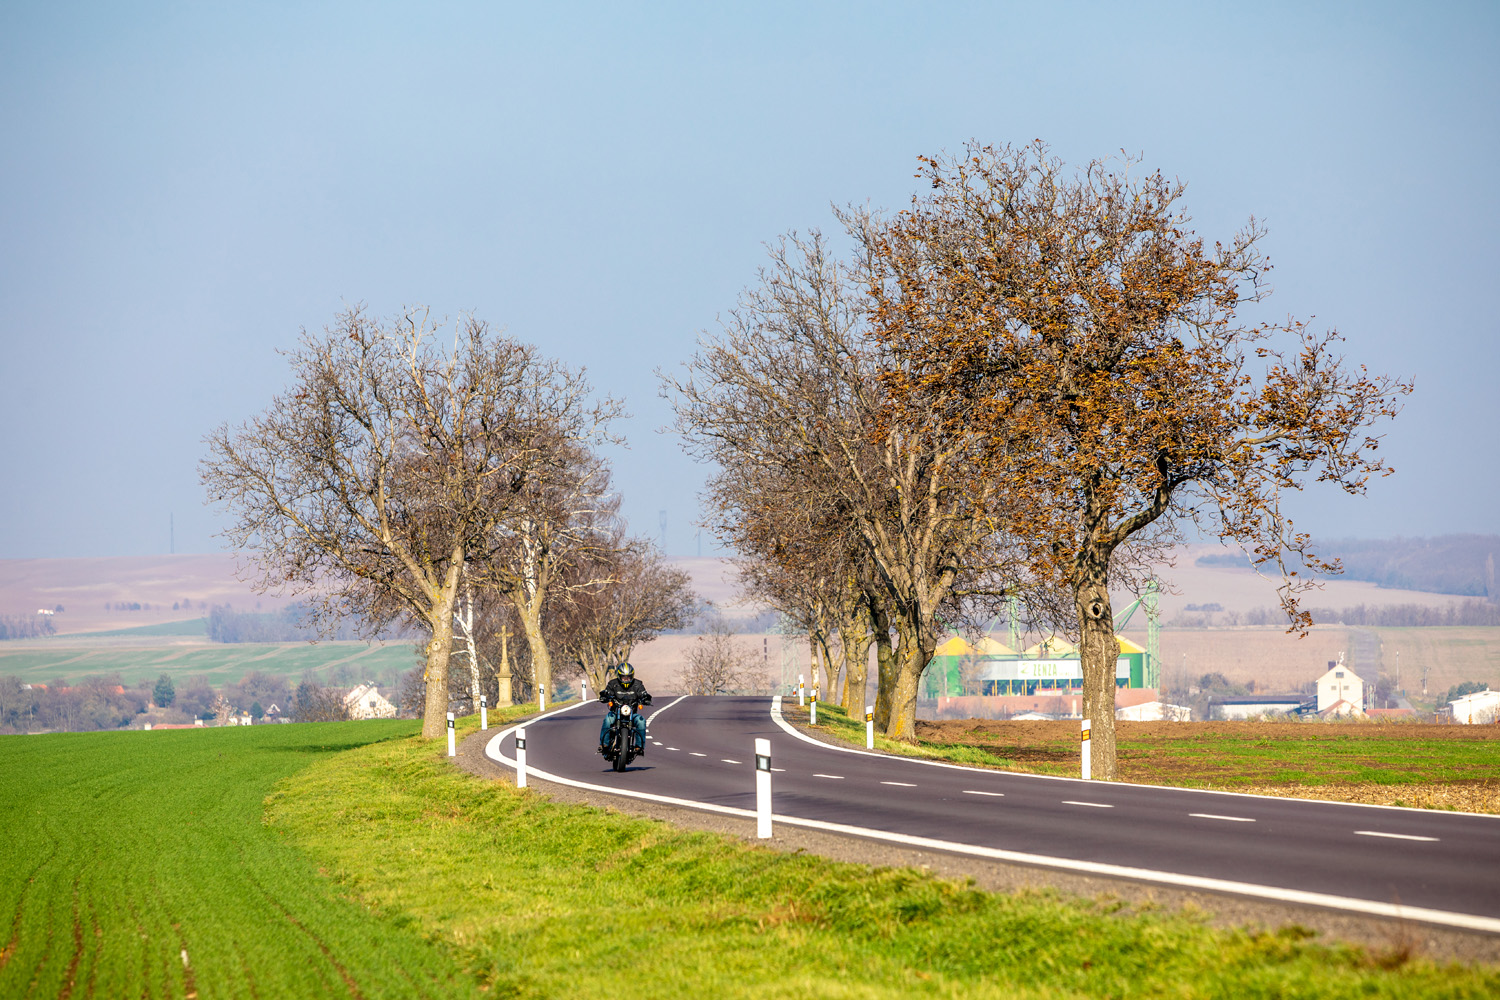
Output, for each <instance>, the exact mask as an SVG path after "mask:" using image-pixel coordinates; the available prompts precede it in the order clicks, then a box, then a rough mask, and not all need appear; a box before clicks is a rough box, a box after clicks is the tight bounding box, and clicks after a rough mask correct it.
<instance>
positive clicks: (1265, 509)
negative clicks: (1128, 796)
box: [865, 143, 1411, 779]
mask: <svg viewBox="0 0 1500 1000" xmlns="http://www.w3.org/2000/svg"><path fill="white" fill-rule="evenodd" d="M922 163H923V169H922V175H923V176H924V177H925V179H926V180H928V181H929V182H930V184H931V191H930V193H929V194H928V195H926V196H925V197H923V198H920V199H914V201H913V204H912V206H911V208H910V209H909V210H907V211H906V212H903V213H901V214H900V215H899V216H897V217H896V218H894V219H893V220H890V221H889V222H888V223H886V224H883V225H880V226H873V227H870V228H869V229H868V230H867V238H866V241H865V245H866V247H867V249H868V251H869V254H870V257H871V260H872V266H871V269H870V272H871V275H872V278H871V294H872V297H873V310H872V312H873V314H874V328H875V336H876V337H877V338H878V339H879V341H880V342H881V343H882V344H883V345H885V347H886V348H887V350H886V352H885V353H884V354H883V355H882V360H883V362H884V370H883V371H882V373H881V380H882V384H883V385H884V386H885V387H886V388H887V389H888V390H889V395H888V397H887V400H886V402H887V409H888V414H889V416H888V417H887V419H888V420H889V421H891V422H893V423H894V424H898V425H910V424H917V425H922V424H926V423H930V422H936V424H937V425H939V426H941V427H943V428H944V429H945V430H946V431H948V432H951V433H952V434H954V435H955V436H956V437H964V436H967V437H968V438H969V439H970V440H972V441H974V442H975V443H976V444H978V445H979V446H980V447H981V448H982V453H981V454H979V455H978V456H977V461H976V462H975V463H974V467H975V468H976V470H977V471H978V473H979V474H978V475H977V476H976V479H982V480H984V481H986V482H994V483H997V484H1001V485H1003V487H1004V493H1005V498H1006V499H1005V508H1006V510H1007V511H1008V515H1009V516H1008V520H1007V522H1006V524H1004V525H1003V526H1002V527H1003V528H1004V530H1005V531H1006V532H1007V533H1008V535H1009V537H1010V539H1011V540H1012V542H1013V543H1014V544H1015V545H1016V548H1017V551H1018V553H1019V554H1021V555H1022V556H1023V557H1024V561H1025V564H1026V566H1027V569H1028V572H1029V573H1030V574H1031V575H1032V576H1033V577H1034V578H1035V579H1037V580H1039V581H1042V582H1044V583H1045V584H1047V585H1048V586H1049V587H1050V588H1052V589H1053V590H1054V592H1056V593H1060V594H1063V595H1066V597H1067V599H1068V602H1069V604H1070V607H1068V608H1067V609H1066V612H1067V614H1066V619H1068V620H1067V621H1065V622H1064V624H1065V625H1067V626H1068V630H1069V631H1070V632H1071V633H1072V635H1073V636H1074V637H1075V638H1078V640H1079V648H1080V654H1081V656H1082V660H1083V671H1084V695H1083V700H1084V713H1085V715H1086V716H1087V717H1089V718H1091V719H1092V721H1093V740H1092V752H1093V774H1094V776H1095V777H1096V778H1103V779H1113V778H1114V777H1115V741H1114V697H1115V669H1114V664H1115V659H1116V657H1117V655H1118V649H1119V647H1118V645H1117V643H1116V640H1115V636H1114V629H1113V624H1112V619H1113V616H1112V613H1111V609H1110V598H1109V588H1110V586H1111V585H1114V586H1117V587H1118V586H1127V587H1131V588H1135V587H1136V586H1137V585H1138V584H1139V583H1140V580H1141V576H1142V573H1143V571H1144V570H1145V569H1147V568H1148V566H1149V564H1150V563H1151V562H1153V561H1155V559H1154V557H1156V556H1157V555H1158V553H1159V552H1160V550H1161V549H1162V548H1163V547H1164V546H1166V545H1167V544H1169V543H1171V542H1173V541H1175V540H1177V538H1178V537H1179V531H1180V529H1181V527H1182V526H1183V525H1192V526H1194V527H1195V528H1197V529H1203V530H1208V531H1212V532H1213V533H1215V534H1218V535H1220V536H1221V537H1222V538H1224V539H1225V540H1227V541H1231V542H1235V543H1237V544H1239V545H1242V546H1244V547H1245V548H1246V549H1247V550H1248V551H1250V552H1251V553H1252V556H1253V558H1254V559H1255V560H1256V562H1257V563H1271V564H1273V565H1276V566H1277V567H1279V568H1280V570H1281V571H1282V579H1283V586H1282V590H1281V596H1282V605H1283V607H1284V609H1285V610H1286V612H1287V614H1288V616H1289V617H1290V620H1291V622H1292V627H1293V629H1294V630H1295V629H1297V628H1305V627H1306V626H1307V625H1308V624H1310V619H1309V617H1308V615H1307V613H1306V611H1305V610H1303V609H1301V608H1300V607H1299V605H1298V601H1297V598H1298V594H1299V592H1300V591H1302V590H1304V589H1305V588H1306V587H1307V586H1310V585H1312V584H1311V579H1310V578H1309V577H1299V575H1298V571H1297V570H1296V569H1290V568H1288V562H1289V561H1290V562H1291V563H1292V565H1306V566H1311V567H1312V568H1313V569H1315V570H1317V571H1320V572H1326V571H1329V570H1332V569H1334V568H1335V567H1333V566H1332V565H1331V564H1329V563H1327V562H1324V561H1323V560H1321V559H1319V558H1318V557H1317V556H1316V555H1315V554H1314V553H1312V552H1311V551H1310V550H1309V539H1308V537H1307V536H1306V535H1305V534H1302V533H1299V532H1297V531H1295V530H1294V528H1293V525H1292V522H1291V520H1290V519H1289V518H1288V517H1286V516H1285V514H1284V513H1283V510H1282V505H1281V498H1282V495H1283V494H1284V493H1286V492H1288V491H1295V490H1297V489H1299V488H1300V487H1301V485H1302V483H1303V482H1304V480H1305V479H1306V478H1307V477H1308V476H1312V477H1314V478H1316V479H1317V480H1318V481H1323V482H1331V483H1336V484H1338V485H1339V486H1340V487H1342V488H1343V489H1345V490H1346V491H1348V492H1351V493H1358V492H1361V491H1363V489H1364V487H1365V483H1366V482H1367V481H1368V479H1369V477H1370V476H1372V475H1383V474H1385V473H1387V472H1389V471H1390V470H1389V469H1387V468H1386V467H1385V466H1384V464H1383V463H1382V462H1381V461H1380V460H1379V459H1378V458H1377V457H1376V448H1377V445H1378V439H1377V438H1376V437H1374V436H1372V435H1371V434H1370V427H1371V426H1372V425H1373V424H1374V423H1376V422H1377V421H1379V420H1381V419H1384V418H1389V417H1392V416H1394V415H1395V414H1396V413H1397V411H1398V410H1399V400H1400V398H1401V397H1402V396H1403V395H1405V394H1406V393H1408V392H1409V391H1410V389H1411V387H1410V385H1409V384H1406V383H1402V382H1399V381H1395V380H1392V379H1389V378H1384V377H1378V376H1372V375H1369V374H1368V373H1366V372H1365V370H1364V369H1363V368H1354V367H1351V366H1349V365H1348V364H1346V363H1345V362H1344V360H1343V358H1342V357H1340V356H1338V354H1337V353H1336V351H1335V347H1336V344H1337V342H1338V340H1339V338H1338V336H1337V334H1335V333H1331V332H1330V333H1327V334H1317V333H1314V332H1313V331H1311V330H1310V329H1309V328H1308V327H1307V326H1306V325H1305V324H1304V323H1301V322H1298V321H1295V320H1288V321H1285V322H1282V323H1253V322H1251V323H1247V322H1245V321H1243V320H1241V319H1239V318H1238V317H1237V310H1239V309H1240V308H1242V307H1243V306H1244V305H1245V304H1247V303H1253V302H1257V301H1259V300H1260V299H1261V298H1262V297H1263V296H1264V295H1265V293H1266V292H1267V288H1266V285H1265V283H1264V276H1265V273H1266V271H1267V270H1268V269H1269V264H1268V262H1267V260H1266V258H1265V256H1264V255H1263V253H1262V252H1261V251H1260V249H1259V244H1260V242H1261V239H1262V237H1263V236H1264V230H1263V229H1262V228H1261V227H1260V226H1259V225H1257V224H1256V222H1255V220H1254V219H1251V220H1250V223H1249V225H1248V226H1247V227H1246V228H1245V229H1244V230H1242V231H1241V232H1240V233H1239V234H1237V235H1236V236H1235V237H1234V238H1233V239H1232V240H1230V241H1229V242H1228V243H1225V244H1215V245H1214V246H1213V248H1211V249H1210V248H1207V247H1205V246H1204V243H1203V241H1202V240H1201V239H1200V238H1198V237H1197V236H1196V235H1195V234H1193V233H1192V232H1191V231H1190V230H1189V229H1188V228H1187V225H1188V222H1189V220H1188V219H1187V217H1186V215H1185V214H1184V213H1183V212H1182V210H1181V208H1180V207H1179V205H1178V202H1179V200H1180V198H1181V196H1182V194H1183V190H1184V188H1183V185H1182V184H1181V183H1180V182H1175V181H1169V180H1167V179H1166V178H1164V177H1163V176H1162V175H1161V174H1160V173H1156V174H1152V175H1148V176H1145V177H1140V178H1134V177H1132V176H1131V173H1130V168H1131V167H1132V166H1133V164H1132V163H1131V162H1129V161H1126V162H1124V163H1122V164H1117V163H1106V162H1101V161H1095V162H1093V163H1090V164H1089V165H1088V166H1087V167H1085V168H1084V169H1082V170H1080V171H1078V172H1077V173H1076V174H1070V173H1068V172H1067V171H1065V169H1064V167H1063V165H1062V163H1061V162H1060V161H1059V160H1057V159H1055V158H1053V157H1051V156H1050V155H1049V154H1048V152H1047V150H1046V148H1045V146H1043V145H1041V144H1040V143H1038V144H1036V145H1034V146H1031V147H1026V148H1021V149H1014V148H1001V149H992V148H989V147H980V146H977V145H971V146H970V147H969V148H968V149H967V150H966V151H965V153H964V155H963V156H960V157H954V158H923V159H922Z"/></svg>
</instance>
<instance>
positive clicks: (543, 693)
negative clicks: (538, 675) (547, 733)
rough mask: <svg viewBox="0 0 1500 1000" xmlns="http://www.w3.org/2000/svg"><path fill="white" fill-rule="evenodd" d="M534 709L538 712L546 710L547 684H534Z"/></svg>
mask: <svg viewBox="0 0 1500 1000" xmlns="http://www.w3.org/2000/svg"><path fill="white" fill-rule="evenodd" d="M536 710H537V711H538V712H545V711H547V685H545V684H538V685H537V686H536Z"/></svg>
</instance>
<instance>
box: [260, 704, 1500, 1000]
mask: <svg viewBox="0 0 1500 1000" xmlns="http://www.w3.org/2000/svg"><path fill="white" fill-rule="evenodd" d="M460 728H461V730H462V731H463V732H469V731H472V728H473V722H472V720H468V721H467V722H466V723H464V724H463V725H461V727H460ZM440 753H441V750H440V749H435V748H433V747H432V746H430V745H423V744H421V743H419V742H417V741H413V740H403V741H389V742H386V743H382V744H378V745H372V746H369V747H365V748H361V749H358V750H354V751H351V752H349V753H347V754H342V755H339V756H338V757H337V758H331V759H328V760H326V761H320V762H318V763H317V764H316V765H315V766H313V767H310V768H308V769H307V770H305V771H302V772H300V773H299V774H297V775H295V776H293V777H291V778H288V779H287V780H285V781H284V782H282V783H281V785H280V786H279V788H278V790H277V793H276V795H275V796H274V797H273V798H272V799H271V801H270V802H269V804H268V821H269V822H270V823H271V825H272V827H273V829H276V830H278V831H284V832H285V833H286V834H287V836H288V837H289V838H290V839H291V840H292V841H293V842H295V843H297V844H299V845H300V846H301V847H302V848H303V849H304V850H306V851H307V852H308V853H309V854H310V855H311V856H313V857H315V858H317V859H318V860H319V862H320V864H321V865H323V866H324V867H325V868H326V869H327V871H328V872H329V874H330V877H331V878H333V879H334V880H336V881H338V882H339V884H341V885H342V886H343V887H344V888H345V889H346V890H347V891H348V892H350V893H351V894H352V895H353V896H354V897H355V898H357V899H359V900H360V901H361V902H363V903H365V904H367V905H368V906H370V907H371V908H372V910H373V912H376V913H382V914H388V915H391V916H392V918H393V919H412V920H414V921H415V922H416V925H417V926H418V927H419V928H420V929H421V930H422V932H423V933H424V934H427V935H430V936H431V937H432V938H433V939H435V940H441V941H444V942H446V943H447V944H448V945H449V946H450V947H451V948H452V949H453V952H454V954H455V955H456V956H458V960H459V961H460V963H461V964H462V965H463V966H464V967H465V968H467V969H470V970H471V971H472V972H473V974H474V975H475V976H476V977H477V978H478V979H479V980H480V981H481V982H482V983H483V984H484V986H485V987H486V988H487V989H488V990H490V991H492V992H493V993H494V994H495V995H499V996H528V997H529V996H538V997H544V996H564V995H570V996H571V995H580V996H592V995H615V994H622V993H633V994H638V995H641V996H651V997H691V998H694V1000H701V998H702V997H706V996H714V997H719V996H734V997H740V996H745V997H751V996H753V997H799V998H800V997H807V996H822V997H908V996H913V995H915V996H942V997H956V996H963V997H1043V996H1048V997H1054V996H1088V997H1105V996H1123V995H1132V996H1179V997H1193V996H1202V997H1207V996H1234V997H1247V996H1248V997H1254V996H1292V995H1295V996H1302V997H1317V996H1381V995H1388V996H1421V995H1431V996H1442V995H1452V996H1464V995H1484V994H1487V993H1491V992H1493V991H1495V990H1500V973H1497V972H1495V971H1494V970H1474V969H1461V968H1456V967H1455V968H1448V969H1438V968H1436V967H1434V966H1431V965H1428V964H1425V963H1421V962H1415V963H1411V964H1407V965H1402V966H1400V967H1396V968H1386V967H1385V966H1386V965H1391V966H1396V965H1399V962H1398V961H1397V956H1385V957H1384V958H1381V957H1371V956H1369V955H1366V954H1365V953H1362V952H1359V951H1356V950H1352V949H1346V948H1342V947H1328V946H1323V945H1318V944H1315V943H1312V942H1308V941H1306V940H1303V934H1302V933H1301V932H1298V931H1296V930H1291V931H1286V932H1283V933H1279V934H1250V933H1245V932H1229V931H1221V930H1215V929H1212V928H1210V927H1207V926H1206V925H1204V924H1202V923H1200V922H1198V921H1196V920H1193V919H1190V918H1188V917H1184V916H1180V915H1167V914H1163V913H1160V912H1147V913H1144V914H1138V915H1132V916H1124V915H1121V914H1118V913H1116V912H1114V910H1115V905H1116V904H1112V903H1098V902H1094V901H1087V900H1066V899H1061V898H1056V897H1052V896H1047V895H1040V894H1022V895H1015V896H1007V895H994V894H989V893H984V892H979V891H975V890H971V889H968V888H965V887H963V886H959V885H956V884H953V883H951V882H945V881H942V880H939V879H935V878H931V877H927V876H924V875H919V874H917V873H914V872H910V871H889V870H887V871H872V870H870V869H868V868H864V867H861V866H855V865H847V864H837V863H833V862H829V861H824V860H821V859H817V858H812V857H808V856H805V855H787V854H781V853H778V852H773V851H769V850H764V849H759V848H756V847H752V846H749V845H746V844H743V843H741V842H738V841H735V840H731V839H727V838H724V837H719V836H714V835H710V834H704V833H691V832H684V831H679V830H676V829H674V828H672V827H670V826H667V825H664V824H662V823H658V822H654V821H650V820H644V819H637V818H632V817H628V816H624V815H619V814H615V813H607V812H603V811H600V810H594V809H587V808H581V807H576V806H563V805H557V804H554V803H550V802H548V801H546V800H545V799H543V798H541V797H540V796H538V795H536V794H534V793H528V792H520V791H517V790H515V789H513V788H511V787H510V786H508V785H505V784H496V783H491V782H483V781H479V780H476V779H474V778H472V777H470V776H468V775H465V774H462V773H459V772H457V771H456V770H455V769H453V768H451V767H450V766H449V765H448V764H447V762H446V761H444V760H443V759H442V757H441V756H440ZM397 915H400V916H397ZM1382 963H1384V965H1383V964H1382ZM622 980H625V981H628V982H629V983H630V984H631V985H628V986H625V985H622Z"/></svg>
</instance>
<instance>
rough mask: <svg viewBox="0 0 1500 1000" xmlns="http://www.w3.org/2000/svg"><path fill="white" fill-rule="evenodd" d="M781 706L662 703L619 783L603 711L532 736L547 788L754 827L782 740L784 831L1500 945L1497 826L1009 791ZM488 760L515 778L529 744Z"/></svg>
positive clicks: (779, 808)
mask: <svg viewBox="0 0 1500 1000" xmlns="http://www.w3.org/2000/svg"><path fill="white" fill-rule="evenodd" d="M779 705H780V700H779V699H776V700H774V701H773V699H770V698H728V697H717V698H679V699H677V700H675V701H671V700H670V699H668V698H659V699H658V700H657V707H656V708H655V711H654V713H653V714H652V715H651V716H650V740H649V742H648V752H647V754H646V756H645V757H642V758H639V759H638V760H636V761H635V762H634V763H633V764H632V765H631V767H630V768H629V769H628V770H627V771H626V772H624V773H623V774H616V773H614V772H613V771H612V770H610V769H609V765H608V763H607V762H605V761H604V759H603V758H601V757H600V756H599V755H598V754H597V753H595V752H594V749H593V748H594V746H595V744H596V741H597V737H598V732H599V723H600V720H601V717H602V715H603V706H602V705H599V704H597V703H589V704H585V705H578V706H572V707H570V708H567V709H563V710H561V711H558V712H554V713H551V714H549V715H546V716H543V717H541V718H539V719H533V720H531V721H529V722H528V723H527V724H526V735H527V766H528V770H529V771H530V772H531V773H532V774H533V775H535V776H536V777H537V778H540V779H544V780H549V781H557V782H561V783H564V784H572V785H579V786H583V787H588V788H592V789H596V790H599V791H605V792H610V793H613V794H618V795H625V796H630V797H636V798H646V799H653V800H658V801H669V802H672V803H673V804H676V805H683V806H689V807H693V808H699V809H709V810H713V811H717V812H728V813H734V814H740V815H753V812H754V809H755V778H754V766H755V756H754V745H755V743H754V741H755V739H756V738H757V737H760V738H768V739H770V740H771V764H772V770H773V785H774V790H773V809H774V813H775V821H776V822H777V823H788V824H791V825H796V826H805V827H812V828H817V829H825V830H832V831H834V832H840V833H847V834H853V835H856V836H863V837H869V838H873V839H878V840H885V841H892V842H897V843H902V844H907V845H910V846H917V847H922V848H927V849H934V850H944V851H949V852H952V853H955V854H969V855H976V856H981V857H987V858H993V859H996V860H1001V861H1012V862H1018V863H1022V864H1031V865H1041V866H1044V867H1053V868H1061V869H1065V870H1070V871H1075V872H1079V873H1083V874H1097V875H1110V876H1116V877H1124V878H1132V879H1137V880H1141V881H1147V882H1157V883H1163V884H1170V885H1175V886H1179V887H1182V888H1192V889H1203V890H1208V891H1216V892H1229V893H1235V894H1239V895H1247V896H1255V897H1259V898H1266V899H1276V900H1282V901H1286V902H1293V903H1304V904H1308V905H1314V906H1325V907H1330V908H1333V909H1341V910H1352V911H1355V912H1361V913H1369V914H1375V915H1382V916H1402V917H1405V918H1407V919H1415V920H1421V921H1425V922H1429V923H1436V924H1444V925H1449V926H1457V927H1464V928H1467V929H1470V930H1480V931H1488V932H1490V933H1497V934H1500V817H1495V816H1479V815H1474V814H1469V813H1446V812H1434V811H1430V810H1417V809H1397V808H1386V807H1379V806H1360V805H1348V804H1343V803H1333V802H1314V801H1309V800H1305V799H1281V798H1266V797H1261V796H1252V795H1239V794H1234V793H1226V792H1207V791H1197V790H1192V789H1178V788H1161V787H1155V786H1145V785H1126V784H1114V783H1108V782H1085V781H1080V780H1076V779H1070V778H1049V777H1042V776H1037V775H1025V774H1012V773H1008V772H1003V771H990V770H981V769H976V768H967V767H960V766H956V765H949V764H938V763H933V762H924V761H916V760H908V759H904V758H900V757H891V756H887V755H884V754H870V753H866V752H865V751H863V750H849V749H846V748H841V747H834V746H830V745H827V744H822V743H819V742H817V741H816V740H814V739H812V738H810V737H808V736H805V735H802V734H800V733H798V732H797V731H796V730H794V729H793V728H792V727H791V726H790V725H788V724H787V723H786V722H785V721H784V720H783V719H782V718H781V713H780V708H779ZM486 753H487V754H488V755H489V756H490V757H491V758H493V759H495V760H497V761H499V762H501V763H503V764H506V765H509V766H514V763H515V762H514V757H515V748H514V729H507V730H505V731H503V732H501V733H499V734H498V735H496V736H494V737H493V738H492V739H490V741H489V743H488V745H487V747H486Z"/></svg>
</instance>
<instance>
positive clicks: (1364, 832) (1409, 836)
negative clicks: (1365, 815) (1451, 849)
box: [1354, 830, 1441, 844]
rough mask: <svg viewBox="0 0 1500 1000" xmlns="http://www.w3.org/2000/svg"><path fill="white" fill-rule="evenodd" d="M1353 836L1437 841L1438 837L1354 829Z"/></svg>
mask: <svg viewBox="0 0 1500 1000" xmlns="http://www.w3.org/2000/svg"><path fill="white" fill-rule="evenodd" d="M1354 833H1355V836H1359V837H1389V838H1391V839H1392V840H1426V841H1431V842H1432V843H1434V844H1435V843H1437V842H1438V841H1439V840H1440V839H1441V838H1439V837H1418V836H1416V835H1415V834H1410V833H1381V832H1380V831H1379V830H1355V831H1354Z"/></svg>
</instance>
